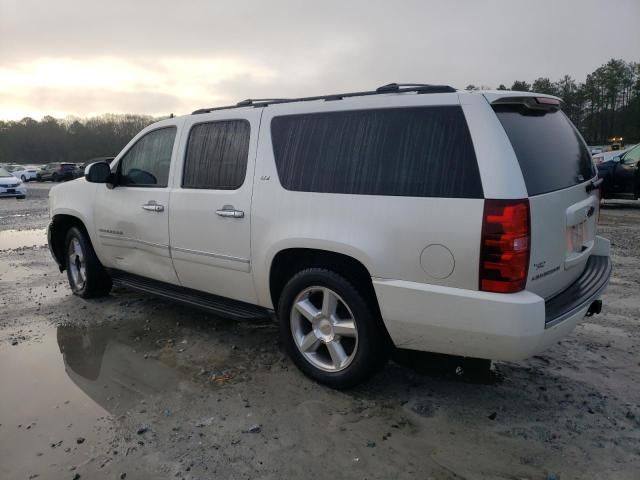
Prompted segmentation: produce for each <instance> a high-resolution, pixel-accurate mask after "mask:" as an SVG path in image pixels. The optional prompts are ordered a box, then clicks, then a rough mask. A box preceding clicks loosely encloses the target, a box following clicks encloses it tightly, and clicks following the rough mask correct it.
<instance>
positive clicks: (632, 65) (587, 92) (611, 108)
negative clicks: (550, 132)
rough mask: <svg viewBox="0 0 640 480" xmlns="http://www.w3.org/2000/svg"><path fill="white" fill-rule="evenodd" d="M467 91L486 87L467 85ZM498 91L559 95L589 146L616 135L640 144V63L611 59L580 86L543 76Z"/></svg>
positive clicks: (565, 80) (563, 107) (566, 79)
mask: <svg viewBox="0 0 640 480" xmlns="http://www.w3.org/2000/svg"><path fill="white" fill-rule="evenodd" d="M467 89H468V90H480V89H485V87H480V88H479V87H476V86H475V85H468V86H467ZM498 90H515V91H519V92H537V93H547V94H550V95H556V96H558V97H560V98H562V100H563V101H564V105H563V106H562V109H563V111H564V112H565V113H566V114H567V116H568V117H569V118H570V119H571V121H573V123H574V124H575V125H576V127H578V130H580V132H581V133H582V135H583V136H584V138H585V140H586V141H587V143H589V144H590V145H604V144H606V143H607V140H608V139H609V138H611V137H613V136H615V137H620V136H621V137H624V140H625V143H638V142H640V63H636V62H625V61H624V60H618V59H613V58H612V59H611V60H609V61H608V62H607V63H605V64H604V65H602V66H600V67H598V68H597V69H596V70H595V71H594V72H592V73H590V74H589V75H587V78H586V80H585V81H584V82H583V83H578V82H577V81H576V80H575V79H574V78H572V77H571V76H569V75H565V76H563V77H562V78H561V79H559V80H557V81H555V82H554V81H551V80H550V79H549V78H546V77H540V78H537V79H535V80H534V81H533V82H531V83H528V82H527V81H524V80H516V81H515V82H513V83H512V84H511V87H510V88H507V87H506V86H505V85H504V84H501V85H500V86H498Z"/></svg>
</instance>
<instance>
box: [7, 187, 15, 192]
mask: <svg viewBox="0 0 640 480" xmlns="http://www.w3.org/2000/svg"><path fill="white" fill-rule="evenodd" d="M7 193H16V189H15V188H7Z"/></svg>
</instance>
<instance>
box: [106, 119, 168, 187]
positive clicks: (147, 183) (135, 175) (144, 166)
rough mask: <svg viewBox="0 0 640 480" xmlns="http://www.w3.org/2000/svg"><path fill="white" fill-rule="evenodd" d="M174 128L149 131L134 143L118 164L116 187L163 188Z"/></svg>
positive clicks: (166, 178)
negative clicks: (117, 184) (118, 175)
mask: <svg viewBox="0 0 640 480" xmlns="http://www.w3.org/2000/svg"><path fill="white" fill-rule="evenodd" d="M175 138H176V128H175V127H167V128H160V129H158V130H153V131H152V132H149V133H147V134H146V135H145V136H144V137H142V138H141V139H140V140H138V141H137V142H136V143H135V145H134V146H133V147H131V149H130V150H129V151H128V152H127V153H125V155H124V157H122V159H121V160H120V162H119V167H118V168H119V171H120V179H119V182H118V183H119V184H120V185H128V186H137V187H166V186H167V180H168V178H169V167H170V166H171V152H172V151H173V142H174V140H175Z"/></svg>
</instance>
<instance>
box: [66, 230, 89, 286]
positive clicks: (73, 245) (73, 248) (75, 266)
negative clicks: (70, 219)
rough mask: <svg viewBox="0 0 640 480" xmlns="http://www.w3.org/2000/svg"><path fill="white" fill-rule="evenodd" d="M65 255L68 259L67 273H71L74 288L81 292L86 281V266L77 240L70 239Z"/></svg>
mask: <svg viewBox="0 0 640 480" xmlns="http://www.w3.org/2000/svg"><path fill="white" fill-rule="evenodd" d="M67 255H68V257H69V272H71V278H73V283H74V284H75V285H74V286H75V287H76V288H77V289H78V290H81V289H82V288H83V287H84V284H85V283H86V281H87V264H86V260H85V256H84V252H83V251H82V245H80V241H79V240H78V239H77V238H72V239H71V241H70V242H69V251H68V252H67Z"/></svg>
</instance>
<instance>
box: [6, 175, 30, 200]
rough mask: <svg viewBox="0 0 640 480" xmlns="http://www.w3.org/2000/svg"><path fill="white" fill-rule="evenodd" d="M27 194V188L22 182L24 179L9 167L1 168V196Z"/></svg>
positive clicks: (20, 196) (23, 196) (19, 196)
mask: <svg viewBox="0 0 640 480" xmlns="http://www.w3.org/2000/svg"><path fill="white" fill-rule="evenodd" d="M26 195H27V188H26V187H25V186H24V184H23V183H22V180H20V179H18V178H16V177H14V176H13V174H11V173H10V172H9V171H8V170H7V169H5V168H0V198H2V197H16V198H25V197H26Z"/></svg>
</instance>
